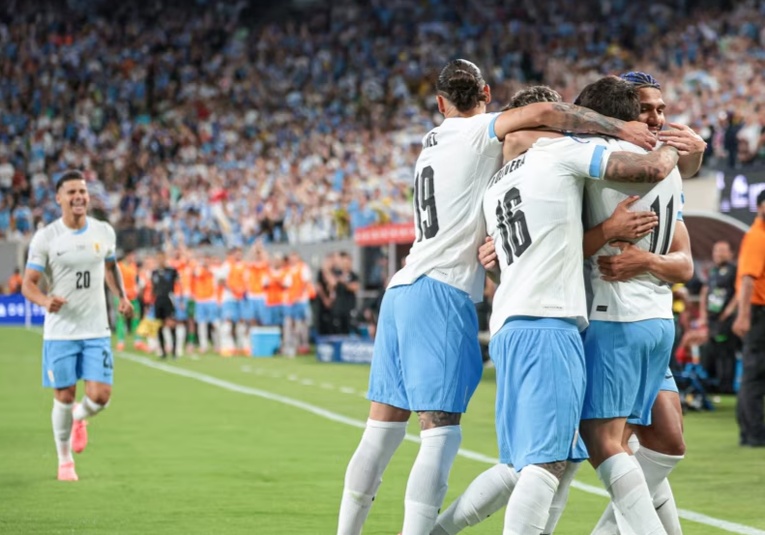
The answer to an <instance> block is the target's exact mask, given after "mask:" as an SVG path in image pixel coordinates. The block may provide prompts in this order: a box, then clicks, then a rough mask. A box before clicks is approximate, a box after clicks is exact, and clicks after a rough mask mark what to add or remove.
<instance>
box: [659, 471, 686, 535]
mask: <svg viewBox="0 0 765 535" xmlns="http://www.w3.org/2000/svg"><path fill="white" fill-rule="evenodd" d="M653 506H654V508H655V509H656V514H657V515H659V520H661V525H662V526H664V529H666V530H667V534H668V535H683V528H682V527H681V526H680V517H679V516H678V515H677V504H676V503H675V497H674V495H673V494H672V487H670V486H669V481H668V480H666V479H665V480H663V481H662V482H661V483H659V487H658V488H657V489H656V492H655V493H654V495H653Z"/></svg>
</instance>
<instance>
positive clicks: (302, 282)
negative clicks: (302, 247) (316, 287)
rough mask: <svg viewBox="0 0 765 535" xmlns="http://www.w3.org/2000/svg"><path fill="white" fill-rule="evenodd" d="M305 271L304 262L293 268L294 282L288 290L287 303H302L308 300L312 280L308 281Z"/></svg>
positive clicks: (292, 281) (291, 282)
mask: <svg viewBox="0 0 765 535" xmlns="http://www.w3.org/2000/svg"><path fill="white" fill-rule="evenodd" d="M305 270H306V265H305V264H304V263H303V262H298V263H297V264H295V265H294V266H292V267H291V269H290V271H291V275H292V280H291V281H290V285H289V288H287V302H289V303H301V302H303V301H306V300H307V299H308V294H309V286H310V285H311V281H310V279H309V280H306V277H305V273H304V271H305Z"/></svg>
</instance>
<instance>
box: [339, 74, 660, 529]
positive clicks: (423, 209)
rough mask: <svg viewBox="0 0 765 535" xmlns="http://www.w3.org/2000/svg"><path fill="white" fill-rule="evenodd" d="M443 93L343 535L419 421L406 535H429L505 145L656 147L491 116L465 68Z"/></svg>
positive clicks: (453, 448)
mask: <svg viewBox="0 0 765 535" xmlns="http://www.w3.org/2000/svg"><path fill="white" fill-rule="evenodd" d="M437 90H438V95H437V97H436V98H437V102H438V108H439V111H440V112H441V113H442V114H443V115H444V117H445V119H444V122H443V123H442V124H441V125H440V126H438V127H436V128H434V129H433V130H431V131H430V132H429V133H428V134H427V135H426V136H425V137H424V138H423V148H422V152H421V154H420V156H419V158H418V160H417V164H416V167H415V180H414V206H415V227H416V228H415V231H416V235H417V239H416V242H415V244H414V245H413V246H412V249H411V251H410V254H409V256H408V257H407V260H406V266H405V267H404V268H403V269H402V270H400V271H399V272H398V273H396V274H395V275H394V276H393V277H392V279H391V282H390V284H389V286H388V288H389V289H388V291H386V293H385V297H384V298H383V302H382V307H381V311H380V320H379V326H378V332H377V336H376V338H375V353H374V358H373V361H372V368H371V371H370V380H369V394H368V397H369V399H370V401H371V408H370V413H369V419H368V421H367V426H366V429H365V431H364V434H363V436H362V438H361V443H360V444H359V446H358V448H357V450H356V452H355V453H354V455H353V457H352V459H351V461H350V463H349V465H348V469H347V471H346V476H345V488H344V491H343V497H342V502H341V506H340V515H339V525H338V531H337V532H338V534H341V535H348V534H358V533H360V532H361V528H362V526H363V524H364V521H365V519H366V517H367V514H368V512H369V509H370V507H371V504H372V500H373V499H374V496H375V494H376V492H377V489H378V487H379V485H380V483H381V481H382V474H383V472H384V470H385V468H386V466H387V465H388V463H389V461H390V459H391V457H392V456H393V453H394V452H395V451H396V449H397V448H398V446H399V445H400V444H401V442H402V440H403V438H404V435H405V433H406V422H407V420H408V419H409V416H410V414H411V412H412V411H415V412H417V413H418V415H419V420H420V428H421V434H420V436H421V446H420V453H419V455H418V456H417V459H416V461H415V463H414V466H413V467H412V471H411V473H410V476H409V481H408V483H407V490H406V496H405V514H404V526H403V534H404V535H414V534H427V533H430V530H431V529H432V528H433V525H434V524H435V521H436V517H437V515H438V510H439V508H440V506H441V504H442V502H443V499H444V495H445V493H446V488H447V479H448V475H449V471H450V469H451V466H452V463H453V461H454V458H455V456H456V454H457V450H458V449H459V445H460V442H461V430H460V427H459V424H460V417H461V414H462V413H463V412H465V410H466V408H467V405H468V402H469V400H470V398H471V396H472V394H473V391H474V390H475V388H476V386H477V385H478V382H479V380H480V376H481V373H482V368H483V367H482V360H481V352H480V348H479V345H478V338H477V335H478V321H477V317H476V313H475V307H474V305H473V303H474V302H475V301H480V300H481V298H482V293H483V279H484V272H483V269H482V268H481V267H480V265H479V264H478V262H477V261H476V258H475V250H476V249H477V248H478V245H479V244H480V242H481V241H482V240H483V237H484V235H485V229H484V224H483V217H482V215H481V196H482V194H483V192H484V190H485V188H486V185H487V183H488V180H489V179H490V178H491V176H492V175H493V174H494V172H496V171H497V169H499V167H500V165H501V160H502V140H503V138H504V137H505V135H506V134H507V133H509V132H511V131H514V130H519V129H523V128H535V127H538V126H541V125H544V126H548V127H552V128H557V129H562V130H581V131H587V132H600V133H604V134H609V135H623V136H626V137H629V138H631V139H634V140H638V141H639V142H640V143H641V144H645V145H646V146H651V145H652V143H653V140H652V139H651V137H650V136H645V133H646V132H647V128H645V127H644V125H641V126H642V128H641V127H637V126H634V125H626V123H623V122H621V121H614V120H612V119H607V118H604V117H602V116H599V115H597V114H593V113H592V112H590V111H589V110H584V109H581V108H576V107H574V106H571V105H566V104H562V103H555V104H535V105H534V106H528V107H526V108H520V109H515V110H509V111H506V112H504V113H502V114H492V115H486V114H485V111H486V104H487V103H488V102H489V101H490V99H491V92H490V89H489V86H488V85H487V84H486V82H485V81H484V80H483V77H482V75H481V72H480V71H479V69H478V68H477V67H476V66H475V65H473V64H472V63H470V62H468V61H465V60H454V61H452V62H450V63H449V64H447V65H446V67H445V68H444V69H443V70H442V71H441V73H440V74H439V77H438V81H437ZM632 128H635V131H637V132H639V134H637V136H635V135H634V134H632V133H630V132H631V131H632ZM638 138H640V139H638Z"/></svg>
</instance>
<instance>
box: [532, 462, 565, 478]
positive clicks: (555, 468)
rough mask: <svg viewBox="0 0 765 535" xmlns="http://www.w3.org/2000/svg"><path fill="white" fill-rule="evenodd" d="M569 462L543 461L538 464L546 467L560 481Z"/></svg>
mask: <svg viewBox="0 0 765 535" xmlns="http://www.w3.org/2000/svg"><path fill="white" fill-rule="evenodd" d="M567 464H568V463H567V462H566V461H555V462H554V463H541V464H538V465H537V466H539V467H540V468H544V469H545V470H547V471H548V472H550V473H551V474H552V475H554V476H555V477H556V478H557V479H558V481H560V479H561V478H562V477H563V472H565V471H566V465H567Z"/></svg>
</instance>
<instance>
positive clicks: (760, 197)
mask: <svg viewBox="0 0 765 535" xmlns="http://www.w3.org/2000/svg"><path fill="white" fill-rule="evenodd" d="M764 202H765V189H764V190H762V191H761V192H760V193H758V194H757V206H760V205H761V204H762V203H764Z"/></svg>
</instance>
